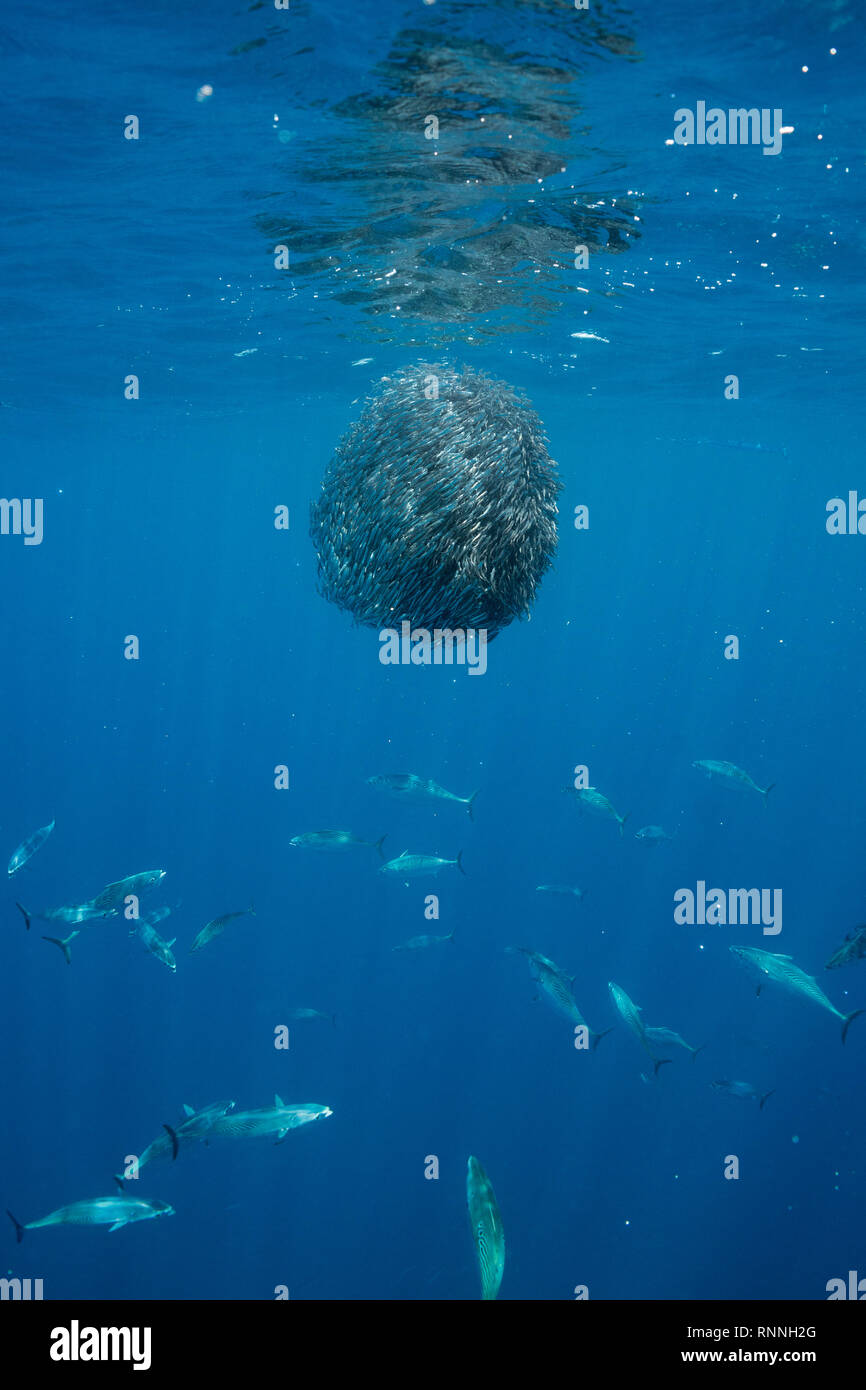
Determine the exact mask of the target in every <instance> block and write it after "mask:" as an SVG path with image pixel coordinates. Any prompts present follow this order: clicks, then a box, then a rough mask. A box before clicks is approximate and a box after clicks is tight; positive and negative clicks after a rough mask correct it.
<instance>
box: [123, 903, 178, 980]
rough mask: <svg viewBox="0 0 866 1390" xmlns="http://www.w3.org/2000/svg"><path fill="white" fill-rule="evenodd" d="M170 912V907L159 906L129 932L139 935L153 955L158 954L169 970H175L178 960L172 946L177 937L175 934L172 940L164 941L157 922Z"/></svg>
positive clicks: (158, 958) (132, 934)
mask: <svg viewBox="0 0 866 1390" xmlns="http://www.w3.org/2000/svg"><path fill="white" fill-rule="evenodd" d="M170 914H171V908H170V907H160V908H157V910H156V911H155V912H150V913H148V915H147V916H146V917H141V918H140V919H139V921H138V922H136V923H135V925H134V926H133V928H132V929H131V931H130V933H129V934H130V936H137V937H138V939H139V941H140V942H141V944H142V946H144V947H145V949H146V950H148V951H150V954H151V955H152V956H156V959H157V960H158V961H161V962H162V964H163V965H167V966H168V968H169V970H171V971H175V970H177V961H176V960H175V958H174V954H173V952H172V949H171V948H172V946H173V945H174V943H175V942H176V941H177V937H176V936H173V937H172V938H171V940H170V941H164V940H163V938H162V937H161V936H160V934H159V932H158V931H157V930H156V924H157V922H161V921H162V920H163V919H164V918H165V917H168V916H169V915H170Z"/></svg>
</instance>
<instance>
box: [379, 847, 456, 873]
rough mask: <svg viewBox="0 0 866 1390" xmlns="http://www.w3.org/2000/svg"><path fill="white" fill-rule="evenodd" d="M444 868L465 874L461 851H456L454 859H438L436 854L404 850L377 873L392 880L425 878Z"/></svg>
mask: <svg viewBox="0 0 866 1390" xmlns="http://www.w3.org/2000/svg"><path fill="white" fill-rule="evenodd" d="M445 868H455V869H459V870H460V872H461V874H463V875H465V874H466V870H465V869H464V867H463V851H462V849H461V850H459V851H458V853H457V858H456V859H440V858H439V856H438V855H437V854H409V852H408V850H405V849H404V851H403V853H402V854H401V855H399V856H398V857H397V858H396V859H389V860H388V862H387V864H383V865H382V867H381V868H380V870H379V873H380V874H388V875H390V876H391V877H393V878H404V879H408V878H427V877H429V876H431V875H435V874H438V872H439V870H440V869H445Z"/></svg>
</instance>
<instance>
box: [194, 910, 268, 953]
mask: <svg viewBox="0 0 866 1390" xmlns="http://www.w3.org/2000/svg"><path fill="white" fill-rule="evenodd" d="M255 915H256V914H255V912H253V909H252V906H250V907H247V908H244V910H243V912H224V913H223V915H222V917H214V918H213V919H212V920H211V921H210V922H206V923H205V925H204V926H203V927H202V929H201V931H200V932H199V933H198V935H197V936H196V938H195V940H194V941H193V943H192V945H191V946H190V948H189V953H190V955H192V953H193V951H200V950H201V948H202V946H206V945H207V944H208V942H209V941H213V939H214V937H215V936H219V935H220V934H221V933H222V932H224V931H225V929H226V927H227V926H228V924H229V922H234V921H235V919H236V918H237V917H255Z"/></svg>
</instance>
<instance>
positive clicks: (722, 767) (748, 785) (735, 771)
mask: <svg viewBox="0 0 866 1390" xmlns="http://www.w3.org/2000/svg"><path fill="white" fill-rule="evenodd" d="M692 767H696V768H697V769H698V770H699V771H700V772H703V773H704V774H705V776H706V777H708V778H710V780H714V781H716V782H722V783H723V784H724V785H725V786H727V787H733V788H734V789H735V790H737V791H749V790H751V791H754V792H757V793H758V795H759V796H762V797H763V798H764V805H765V806H766V804H767V797H768V796H769V795H770V792H771V791H772V790H773V788H774V787H775V785H776V783H775V782H771V783H770V785H769V786H768V787H759V786H758V784H757V782H754V781H753V780H752V778H751V777H750V776H749V774H748V772H744V771H743V769H742V768H741V767H737V766H736V764H735V763H716V762H712V761H706V760H704V761H698V762H694V763H692Z"/></svg>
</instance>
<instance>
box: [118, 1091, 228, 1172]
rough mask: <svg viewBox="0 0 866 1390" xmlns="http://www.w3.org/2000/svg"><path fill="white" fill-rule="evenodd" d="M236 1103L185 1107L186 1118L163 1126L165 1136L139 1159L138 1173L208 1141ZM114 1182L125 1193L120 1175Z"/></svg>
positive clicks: (160, 1137) (224, 1102)
mask: <svg viewBox="0 0 866 1390" xmlns="http://www.w3.org/2000/svg"><path fill="white" fill-rule="evenodd" d="M234 1104H235V1103H234V1101H233V1100H229V1101H216V1102H214V1103H213V1104H211V1105H203V1106H202V1108H201V1110H194V1109H193V1107H192V1106H191V1105H184V1107H183V1111H184V1118H183V1119H182V1120H180V1121H179V1122H178V1123H177V1124H175V1125H163V1129H164V1130H165V1134H160V1135H158V1136H157V1137H156V1139H154V1140H153V1141H152V1142H151V1143H150V1144H148V1146H147V1148H146V1149H145V1150H144V1152H143V1153H142V1154H141V1155H140V1156H139V1159H138V1169H137V1171H138V1172H141V1169H142V1168H144V1167H145V1165H146V1164H148V1163H153V1162H154V1160H155V1159H161V1158H168V1156H169V1154H170V1155H171V1157H172V1159H175V1158H177V1156H178V1153H179V1152H180V1149H181V1146H182V1145H184V1144H189V1143H191V1142H192V1141H194V1140H202V1139H206V1138H207V1136H208V1134H209V1133H210V1131H211V1128H212V1127H213V1122H214V1120H216V1119H217V1118H219V1117H220V1116H222V1115H227V1114H228V1113H229V1111H231V1110H233V1109H234ZM114 1181H115V1182H116V1183H117V1185H118V1187H119V1188H120V1189H121V1191H123V1179H122V1178H121V1177H120V1175H119V1174H115V1178H114Z"/></svg>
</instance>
